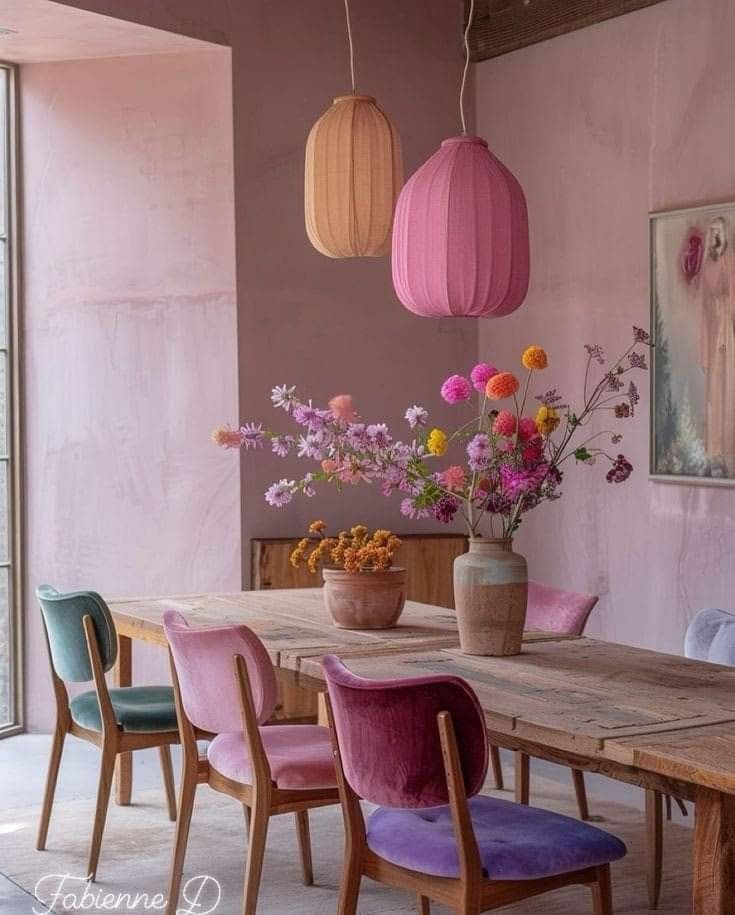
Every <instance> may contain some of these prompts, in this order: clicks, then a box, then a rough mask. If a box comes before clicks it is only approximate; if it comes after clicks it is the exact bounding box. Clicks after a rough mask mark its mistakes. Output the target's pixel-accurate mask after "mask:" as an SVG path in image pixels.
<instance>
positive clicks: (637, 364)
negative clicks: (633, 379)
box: [628, 352, 648, 369]
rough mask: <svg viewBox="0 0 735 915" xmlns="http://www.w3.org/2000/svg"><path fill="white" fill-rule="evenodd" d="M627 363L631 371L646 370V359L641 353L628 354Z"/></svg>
mask: <svg viewBox="0 0 735 915" xmlns="http://www.w3.org/2000/svg"><path fill="white" fill-rule="evenodd" d="M628 362H629V363H630V367H631V368H632V369H647V368H648V366H647V365H646V357H645V355H644V354H643V353H635V352H633V353H628Z"/></svg>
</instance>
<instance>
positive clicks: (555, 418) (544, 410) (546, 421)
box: [536, 407, 561, 435]
mask: <svg viewBox="0 0 735 915" xmlns="http://www.w3.org/2000/svg"><path fill="white" fill-rule="evenodd" d="M560 422H561V419H560V417H559V414H558V413H557V411H556V410H555V409H554V408H553V407H539V408H538V412H537V413H536V425H537V426H538V431H539V432H540V433H541V434H542V435H551V433H552V432H553V431H554V429H556V427H557V426H558V425H559V423H560Z"/></svg>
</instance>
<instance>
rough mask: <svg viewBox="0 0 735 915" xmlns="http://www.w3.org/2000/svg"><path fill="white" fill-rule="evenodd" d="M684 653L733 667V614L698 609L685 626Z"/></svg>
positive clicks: (734, 643) (734, 618)
mask: <svg viewBox="0 0 735 915" xmlns="http://www.w3.org/2000/svg"><path fill="white" fill-rule="evenodd" d="M684 653H685V654H686V656H687V657H688V658H694V659H695V660H697V661H711V662H712V663H713V664H727V665H729V666H730V667H735V614H732V613H728V611H727V610H714V609H711V610H700V611H699V613H698V614H697V615H696V616H695V617H694V619H693V620H692V621H691V623H689V626H688V627H687V632H686V636H685V638H684Z"/></svg>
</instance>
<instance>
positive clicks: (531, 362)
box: [521, 346, 549, 369]
mask: <svg viewBox="0 0 735 915" xmlns="http://www.w3.org/2000/svg"><path fill="white" fill-rule="evenodd" d="M521 362H522V363H523V367H524V368H527V369H545V368H546V366H547V365H548V364H549V360H548V358H547V356H546V350H544V349H541V347H540V346H529V347H528V349H527V350H526V351H525V352H524V353H523V356H522V357H521Z"/></svg>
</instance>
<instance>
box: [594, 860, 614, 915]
mask: <svg viewBox="0 0 735 915" xmlns="http://www.w3.org/2000/svg"><path fill="white" fill-rule="evenodd" d="M592 901H593V911H594V915H613V902H612V881H611V879H610V865H609V864H605V865H603V866H602V867H598V868H597V881H596V882H595V883H593V884H592Z"/></svg>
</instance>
